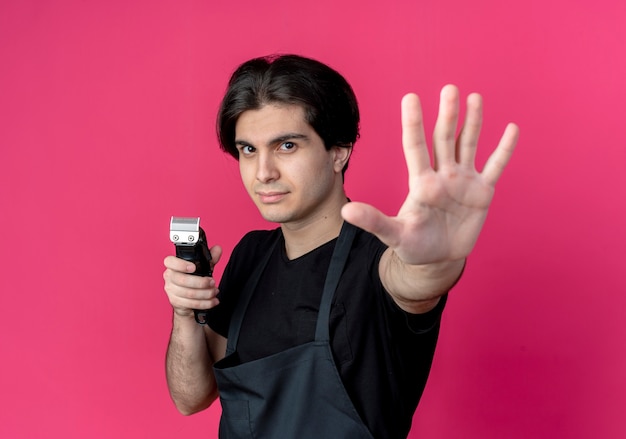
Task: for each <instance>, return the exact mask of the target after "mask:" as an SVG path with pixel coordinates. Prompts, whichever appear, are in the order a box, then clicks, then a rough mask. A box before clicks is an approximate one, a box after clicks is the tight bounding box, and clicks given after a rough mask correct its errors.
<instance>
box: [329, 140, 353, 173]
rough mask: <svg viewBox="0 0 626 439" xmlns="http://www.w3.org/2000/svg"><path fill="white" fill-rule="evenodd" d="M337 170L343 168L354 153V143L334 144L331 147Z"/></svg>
mask: <svg viewBox="0 0 626 439" xmlns="http://www.w3.org/2000/svg"><path fill="white" fill-rule="evenodd" d="M331 152H332V158H333V164H334V168H335V172H337V173H339V172H341V171H342V170H343V168H344V167H345V166H346V163H348V160H349V159H350V156H351V155H352V144H350V145H349V146H333V147H332V149H331Z"/></svg>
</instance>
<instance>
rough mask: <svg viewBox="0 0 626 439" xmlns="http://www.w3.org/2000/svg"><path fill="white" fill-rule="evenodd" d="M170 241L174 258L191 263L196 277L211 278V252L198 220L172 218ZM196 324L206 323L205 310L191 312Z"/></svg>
mask: <svg viewBox="0 0 626 439" xmlns="http://www.w3.org/2000/svg"><path fill="white" fill-rule="evenodd" d="M170 240H171V241H172V242H173V243H174V246H175V247H176V257H178V258H181V259H184V260H186V261H189V262H193V263H194V264H195V265H196V271H194V272H193V273H192V274H194V275H197V276H213V270H212V269H211V252H210V251H209V246H208V245H207V240H206V234H205V233H204V230H202V227H200V218H187V217H180V216H173V217H172V220H171V221H170ZM193 313H194V317H195V319H196V322H198V323H199V324H201V325H206V323H207V311H206V310H199V309H194V310H193Z"/></svg>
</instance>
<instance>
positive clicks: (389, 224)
mask: <svg viewBox="0 0 626 439" xmlns="http://www.w3.org/2000/svg"><path fill="white" fill-rule="evenodd" d="M341 216H342V217H343V219H344V220H346V221H348V222H349V223H351V224H354V225H355V226H357V227H359V228H361V229H363V230H366V231H368V232H370V233H373V234H374V235H376V236H377V237H378V239H380V240H381V241H382V242H384V243H385V244H387V245H388V246H389V247H396V246H397V244H398V241H399V236H400V235H401V231H402V226H401V224H400V223H398V222H397V221H396V220H395V219H394V218H391V217H388V216H387V215H385V214H384V213H382V212H381V211H380V210H378V209H376V208H375V207H373V206H370V205H369V204H365V203H359V202H351V203H348V204H346V205H344V206H343V208H342V209H341Z"/></svg>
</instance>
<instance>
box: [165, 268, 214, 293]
mask: <svg viewBox="0 0 626 439" xmlns="http://www.w3.org/2000/svg"><path fill="white" fill-rule="evenodd" d="M163 278H164V279H165V283H166V284H168V285H175V286H176V287H181V288H191V289H196V290H205V289H210V288H215V286H216V285H217V284H216V282H215V279H213V278H212V277H208V276H196V275H194V274H188V273H182V272H180V271H175V270H171V269H166V270H165V271H164V272H163Z"/></svg>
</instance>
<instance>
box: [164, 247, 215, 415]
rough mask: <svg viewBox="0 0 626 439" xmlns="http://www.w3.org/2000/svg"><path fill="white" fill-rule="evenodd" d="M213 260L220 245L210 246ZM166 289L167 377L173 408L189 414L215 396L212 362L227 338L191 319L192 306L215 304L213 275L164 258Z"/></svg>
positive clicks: (181, 261) (192, 266)
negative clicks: (169, 312)
mask: <svg viewBox="0 0 626 439" xmlns="http://www.w3.org/2000/svg"><path fill="white" fill-rule="evenodd" d="M211 254H212V255H213V261H212V263H217V261H218V260H219V257H220V256H221V249H220V248H219V247H213V248H212V249H211ZM165 266H166V270H165V272H164V273H163V278H164V279H165V291H166V293H167V295H168V299H169V301H170V304H171V305H172V308H173V311H174V312H173V321H172V333H171V336H170V342H169V345H168V349H167V355H166V362H165V364H166V377H167V385H168V387H169V390H170V395H171V397H172V400H173V401H174V404H175V405H176V408H177V409H178V410H179V411H180V412H181V413H183V414H185V415H189V414H193V413H196V412H198V411H200V410H204V409H205V408H207V407H209V406H210V405H211V404H212V403H213V401H215V399H216V398H217V396H218V391H217V385H216V382H215V376H214V375H213V363H214V362H216V361H219V360H220V359H221V358H222V357H223V356H224V352H225V350H226V339H225V338H224V337H222V336H220V335H219V334H217V333H215V332H214V331H212V330H211V329H210V328H208V327H205V326H203V325H199V324H198V323H196V321H195V320H194V315H193V309H210V308H212V307H214V306H215V305H217V303H218V300H217V298H216V297H215V296H216V295H217V292H218V291H217V288H216V287H215V281H214V279H213V278H209V277H200V276H194V275H191V274H189V273H191V272H193V270H195V266H194V265H193V264H190V263H189V262H187V261H184V260H182V259H178V258H175V257H173V256H169V257H167V258H166V259H165Z"/></svg>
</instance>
